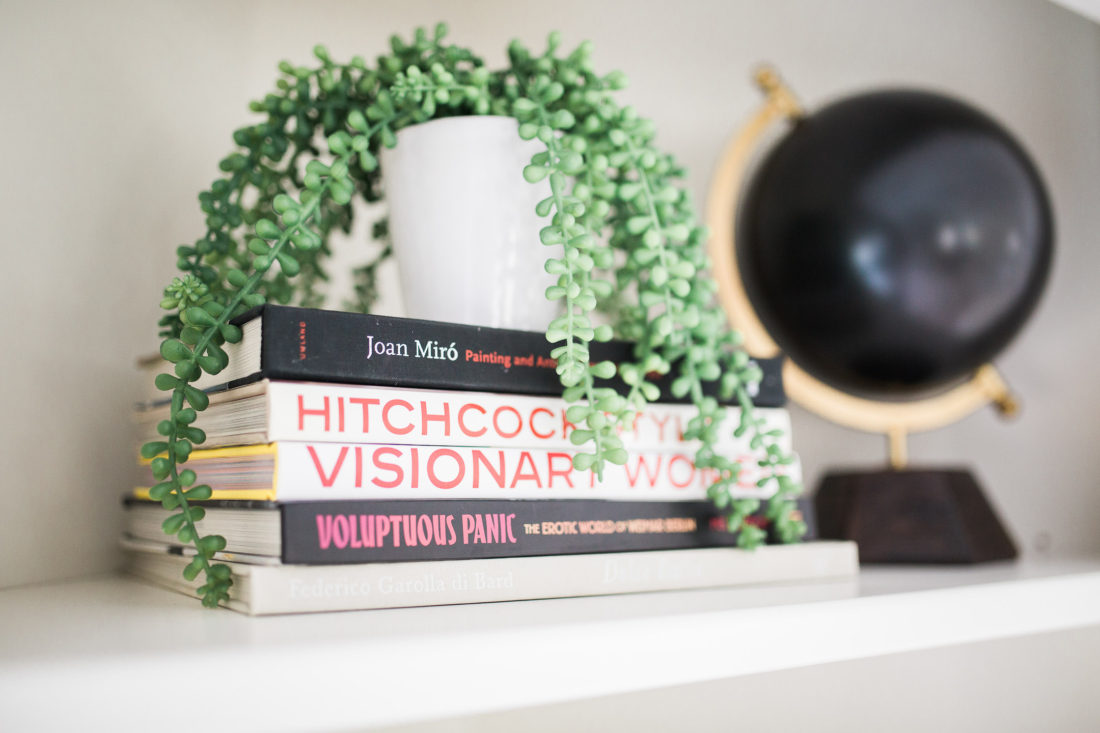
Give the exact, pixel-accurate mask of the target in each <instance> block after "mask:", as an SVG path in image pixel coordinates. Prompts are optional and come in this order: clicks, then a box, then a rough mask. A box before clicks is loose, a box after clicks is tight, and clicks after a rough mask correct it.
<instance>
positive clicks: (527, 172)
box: [523, 163, 550, 183]
mask: <svg viewBox="0 0 1100 733" xmlns="http://www.w3.org/2000/svg"><path fill="white" fill-rule="evenodd" d="M549 173H550V169H549V168H547V167H546V166H544V165H535V164H534V163H532V164H530V165H528V166H525V167H524V169H523V178H524V180H526V181H527V182H528V183H538V182H539V181H541V180H542V179H544V178H546V176H547V174H549Z"/></svg>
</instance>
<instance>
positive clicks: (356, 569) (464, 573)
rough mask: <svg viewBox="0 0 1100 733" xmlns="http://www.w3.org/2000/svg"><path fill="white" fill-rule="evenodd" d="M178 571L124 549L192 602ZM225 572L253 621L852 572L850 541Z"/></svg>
mask: <svg viewBox="0 0 1100 733" xmlns="http://www.w3.org/2000/svg"><path fill="white" fill-rule="evenodd" d="M124 544H125V543H124ZM188 562H189V560H188V558H186V557H183V556H181V555H177V554H173V553H171V552H170V548H168V547H163V548H159V550H158V549H154V548H153V547H151V543H141V544H136V545H131V546H130V549H129V551H128V552H127V568H128V570H129V571H130V572H131V573H133V574H134V575H137V576H138V577H141V578H145V579H146V580H149V581H150V582H153V583H156V584H158V585H161V586H164V587H167V588H170V589H172V590H176V591H179V592H181V593H186V594H188V595H191V596H193V595H194V593H195V588H196V587H197V586H198V584H199V583H201V582H202V581H201V579H196V580H195V581H193V582H188V581H186V580H184V578H183V577H182V571H183V568H184V567H185V566H186V565H187V563H188ZM229 565H230V567H231V568H232V570H233V577H234V583H233V586H232V588H230V590H229V598H230V600H229V603H228V607H229V608H231V609H234V610H236V611H240V612H242V613H247V614H253V615H263V614H279V613H310V612H319V611H350V610H363V609H374V608H399V607H405V606H435V605H445V604H452V603H484V602H490V601H515V600H528V599H537V598H567V597H571V596H591V595H603V594H611V593H638V592H645V591H667V590H683V589H689V588H711V587H718V586H747V585H757V584H765V583H784V582H796V581H825V580H841V579H846V578H851V577H852V576H854V575H855V574H856V573H857V571H858V560H857V557H856V547H855V544H853V543H851V542H807V543H804V544H798V545H768V546H765V547H761V548H758V549H756V550H753V551H751V552H748V551H744V550H736V549H732V548H704V549H694V550H654V551H647V552H625V553H601V554H585V555H551V556H542V557H521V558H493V559H474V560H439V561H429V562H410V563H405V562H399V563H362V564H356V565H313V566H309V565H277V566H265V565H247V564H242V563H229Z"/></svg>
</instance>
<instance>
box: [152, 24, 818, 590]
mask: <svg viewBox="0 0 1100 733" xmlns="http://www.w3.org/2000/svg"><path fill="white" fill-rule="evenodd" d="M445 36H446V28H445V27H444V26H442V25H439V26H437V27H436V28H435V31H434V33H433V34H431V35H429V34H428V33H427V32H426V31H424V30H423V29H419V30H417V31H416V32H415V34H414V36H413V38H412V40H411V41H409V42H405V41H402V40H401V39H398V38H396V37H395V38H393V39H391V51H390V53H388V54H384V55H382V56H379V57H378V58H377V59H376V63H375V64H374V65H373V66H368V65H367V63H366V62H365V61H364V60H363V59H362V58H361V57H355V58H353V59H352V60H351V61H350V62H349V63H347V64H339V63H336V62H335V61H333V60H332V59H331V57H330V56H329V54H328V52H327V51H326V50H325V49H324V48H323V47H321V46H318V47H316V48H315V49H314V55H315V56H316V58H317V59H318V61H319V62H320V66H319V67H317V68H305V67H298V66H294V65H292V64H289V63H287V62H283V63H281V64H280V65H279V70H280V72H281V73H282V77H281V78H280V79H279V80H278V81H277V83H276V90H275V91H274V92H272V93H270V94H268V95H267V96H265V97H264V99H262V100H260V101H257V102H254V103H253V104H252V110H253V111H254V112H257V113H260V114H263V115H265V116H266V118H265V119H264V121H262V122H259V123H257V124H254V125H251V126H248V127H244V128H241V129H239V130H237V131H236V132H235V133H234V135H233V138H234V142H236V143H237V145H238V148H239V149H238V150H237V151H235V152H233V153H231V154H230V155H229V156H227V157H226V158H224V159H223V160H222V161H221V164H220V167H221V169H222V171H223V172H224V173H225V174H226V176H225V177H223V178H220V179H218V180H217V181H215V182H214V184H213V185H212V186H211V187H210V189H209V190H208V191H204V192H203V193H201V194H200V195H199V203H200V206H201V207H202V210H203V212H204V214H205V215H206V231H205V232H204V234H203V235H202V236H201V237H199V238H198V239H197V240H196V241H195V242H194V243H192V244H188V245H181V246H180V247H179V248H178V249H177V255H178V258H179V259H178V266H179V269H180V270H181V273H182V274H181V276H180V277H178V278H176V279H174V280H173V282H172V283H171V284H170V285H169V286H168V287H167V288H166V289H165V295H164V299H163V300H162V302H161V306H162V307H163V308H164V309H165V310H166V311H167V314H166V315H165V316H164V318H162V319H161V322H160V326H161V335H162V336H163V337H164V341H163V343H162V344H161V354H162V355H163V356H164V358H165V359H166V360H167V361H168V362H170V363H172V364H173V372H172V373H165V374H161V375H159V376H158V377H157V379H156V386H157V387H158V389H161V390H164V391H166V392H169V393H170V405H171V407H170V413H169V418H168V419H167V420H164V421H162V422H161V423H160V424H159V425H158V428H157V430H158V432H159V434H160V436H161V439H159V440H155V441H151V442H149V443H146V444H145V445H144V446H143V447H142V455H143V456H144V457H145V458H146V459H149V460H151V466H152V471H153V475H154V477H155V479H156V480H157V482H158V483H156V485H155V486H153V487H152V489H151V491H150V496H151V497H152V498H153V499H155V500H158V501H160V502H162V503H163V505H164V507H165V508H166V509H168V510H170V511H171V512H172V513H171V514H170V515H169V516H168V517H167V519H166V520H165V521H164V530H165V531H166V532H167V533H168V534H170V535H175V536H176V537H177V538H178V539H179V541H180V542H182V543H185V544H190V545H193V546H194V548H195V556H194V558H193V559H192V561H191V562H190V564H189V565H188V566H187V569H186V570H185V572H184V575H185V576H186V577H187V578H188V579H189V580H193V579H195V578H197V577H198V576H199V575H200V574H203V575H204V578H205V582H204V583H203V584H202V586H201V587H200V588H199V594H200V595H201V596H202V599H203V603H204V604H205V605H207V606H215V605H218V604H219V603H221V602H224V601H226V600H227V599H228V592H229V588H230V586H231V584H232V577H231V575H230V572H229V568H228V567H227V566H226V565H224V564H220V563H217V562H215V561H214V556H215V554H216V553H217V552H219V551H220V550H222V549H223V548H224V547H225V540H224V538H222V537H219V536H216V535H208V536H201V535H200V533H199V529H198V524H197V523H198V522H199V521H200V520H201V519H202V518H203V516H204V510H203V508H202V507H201V506H199V505H196V504H194V502H196V501H202V500H205V499H209V498H210V496H211V495H212V492H213V489H212V487H210V486H207V485H195V481H196V477H195V473H194V471H191V470H190V469H187V468H185V467H184V466H185V464H186V462H187V459H188V457H189V456H190V454H191V451H192V450H193V449H194V447H195V446H197V445H200V444H201V443H202V442H203V441H204V440H205V434H204V433H203V431H202V430H201V429H200V428H198V427H197V426H195V424H194V423H195V422H196V419H197V417H198V413H200V412H202V410H203V409H205V408H206V406H207V404H208V398H207V396H206V395H205V394H204V393H203V392H202V391H200V390H198V389H196V388H195V387H194V386H193V383H194V382H195V381H196V380H197V379H198V377H199V376H200V375H201V374H202V373H204V372H205V373H209V374H217V373H219V372H220V371H221V370H222V369H224V368H225V366H226V364H227V362H228V359H227V356H226V352H225V350H224V349H223V348H222V346H223V345H224V344H225V343H234V342H236V341H239V340H240V338H241V331H240V329H239V328H238V327H237V326H236V325H234V324H233V319H234V318H236V317H237V316H240V315H241V314H243V313H244V312H245V311H246V310H247V309H248V308H250V307H253V306H255V305H258V304H261V303H264V302H268V301H277V302H284V303H285V302H290V301H291V300H293V299H295V298H297V300H298V301H299V302H302V303H305V304H316V303H318V302H319V301H320V295H319V290H318V287H319V283H320V282H321V281H323V280H324V279H325V278H326V277H327V275H326V273H325V271H324V268H323V264H324V259H325V256H326V255H327V254H328V253H329V248H328V241H329V236H330V234H331V233H332V232H333V231H336V230H342V231H345V232H346V231H348V230H350V227H351V224H352V219H353V216H354V211H353V209H352V207H351V206H350V204H351V202H352V200H353V199H355V198H361V199H362V200H365V201H368V202H375V201H379V200H380V199H381V188H380V183H381V171H380V170H379V163H378V154H379V151H380V150H381V148H383V147H393V146H394V145H396V142H397V138H396V132H397V131H398V130H400V129H401V128H402V127H405V126H408V125H412V124H417V123H419V122H424V121H426V120H429V119H435V118H439V117H447V116H455V115H483V114H495V115H509V116H512V117H515V118H516V120H517V121H518V124H519V135H520V137H522V138H523V139H526V140H533V139H537V140H539V141H540V142H541V143H542V145H543V146H544V150H542V151H540V152H539V153H537V154H536V155H534V156H533V158H532V159H531V161H530V164H529V165H527V166H526V167H525V168H524V169H523V176H524V178H526V179H527V180H528V181H530V182H532V183H535V182H540V181H543V180H548V182H549V187H550V196H548V197H547V198H546V199H544V200H542V201H540V202H539V203H538V205H537V207H536V211H537V213H538V214H539V215H540V216H541V217H544V218H547V219H548V222H547V224H546V226H545V227H543V229H542V230H541V231H540V233H539V236H540V239H541V241H542V243H543V244H544V245H546V247H547V248H548V251H550V252H552V253H553V254H552V255H550V256H548V258H547V260H546V270H547V272H548V273H550V274H552V275H555V276H556V278H557V280H556V282H555V284H554V285H552V286H550V287H549V288H548V289H547V291H546V297H547V298H548V299H550V300H555V301H561V303H562V306H563V312H562V315H561V316H559V317H557V318H555V319H554V320H553V321H552V322H551V323H549V324H548V326H547V333H546V335H547V339H548V340H549V341H550V342H551V343H553V344H555V346H554V348H553V350H552V352H551V356H552V357H553V358H554V359H556V360H557V373H558V375H559V378H560V380H561V383H562V388H563V396H564V398H565V399H566V400H567V401H568V402H569V403H571V404H570V406H569V408H568V410H567V413H566V414H567V417H568V419H569V420H570V421H571V422H573V423H574V424H576V425H577V426H578V427H577V429H576V430H575V431H574V432H573V433H572V434H571V439H572V441H573V443H574V444H575V445H576V446H577V447H578V452H577V453H576V454H575V458H574V464H575V466H576V467H577V468H578V469H581V470H589V469H590V470H592V471H594V472H596V473H597V474H598V475H602V473H603V471H604V469H605V467H606V464H607V463H609V462H610V463H614V464H622V463H624V462H625V461H626V459H627V454H626V451H625V449H624V448H623V443H622V440H621V439H620V438H619V435H618V432H619V430H620V429H621V428H622V426H625V425H629V424H630V422H631V421H632V419H633V416H634V414H635V413H636V411H638V410H641V409H642V408H643V407H644V406H645V404H646V403H647V402H652V401H654V400H657V399H659V398H660V390H659V389H658V388H657V387H656V386H655V385H654V384H652V383H651V382H649V381H647V375H649V374H651V373H659V374H666V373H669V372H670V371H674V372H675V378H674V379H673V381H672V385H671V391H672V393H673V394H674V395H676V396H678V397H682V396H689V397H690V398H691V401H692V402H693V403H694V404H695V405H696V407H697V408H698V411H699V412H698V415H697V416H696V417H695V418H693V419H692V420H691V421H690V423H689V425H688V427H687V431H686V434H685V437H687V438H691V439H698V440H699V441H700V445H701V447H700V448H699V450H698V453H697V455H696V458H695V462H696V465H697V466H698V467H699V468H700V469H703V470H707V471H710V472H711V473H712V474H713V476H714V483H713V485H712V486H711V487H710V489H709V491H708V494H709V496H710V498H711V499H712V501H713V502H714V503H715V505H716V506H717V507H718V508H719V509H720V510H721V511H722V512H723V514H724V515H725V516H726V518H727V523H728V525H729V528H730V529H731V530H734V531H738V532H739V535H738V542H739V544H740V545H741V546H742V547H746V548H749V547H755V546H757V545H759V544H760V543H761V542H762V541H763V539H764V537H763V535H764V533H763V531H762V530H760V529H759V528H758V527H756V526H754V525H753V524H752V523H751V522H749V520H748V518H749V515H750V514H752V513H753V512H754V511H756V510H757V508H758V507H759V502H757V501H756V500H750V499H740V498H735V496H734V492H733V491H732V489H733V487H734V486H735V485H736V483H737V481H738V478H739V476H740V475H741V469H742V467H741V466H740V465H739V464H738V463H737V462H736V461H733V460H731V459H730V458H728V457H725V456H722V455H721V454H719V453H718V452H717V451H716V450H715V449H714V446H715V444H716V441H717V440H718V438H719V436H720V431H721V430H722V429H723V426H722V419H723V417H724V415H725V410H723V409H722V407H721V406H720V405H719V401H718V400H717V399H715V398H714V397H713V396H709V395H708V394H707V389H706V385H707V384H709V383H717V385H718V388H719V392H720V395H721V396H722V397H723V398H725V399H730V398H736V400H737V401H738V403H739V404H740V405H741V407H742V410H741V420H740V423H739V424H738V425H737V426H736V428H734V432H735V433H736V434H738V435H748V437H749V441H750V445H751V446H752V447H753V448H754V449H756V450H759V451H762V455H763V456H764V457H763V458H762V459H761V460H760V461H759V463H760V467H761V468H762V469H763V478H761V479H760V480H759V481H758V484H759V485H761V486H767V485H769V484H772V483H774V494H773V495H772V498H771V499H769V502H768V507H767V509H766V516H767V517H768V519H769V520H770V521H771V524H772V526H773V527H774V531H775V532H776V534H777V536H778V537H779V538H780V539H781V541H783V542H792V541H796V540H797V539H798V538H799V537H800V536H801V535H802V534H803V533H804V531H805V526H804V524H803V523H802V522H801V521H799V520H798V519H796V518H795V517H794V515H793V514H792V506H793V504H792V501H791V499H792V497H793V496H794V495H795V494H796V493H797V491H798V486H797V485H796V484H795V483H794V482H793V481H792V480H791V479H790V478H789V477H788V476H787V475H786V473H785V472H784V467H785V466H787V465H789V464H790V463H791V462H792V460H793V458H792V457H791V456H789V455H785V454H784V453H783V451H781V450H780V449H779V448H778V447H777V443H776V438H777V437H779V436H778V434H777V433H775V432H769V431H766V430H765V429H764V427H763V421H762V420H761V419H759V418H758V417H757V416H756V415H755V412H754V410H753V407H752V401H751V398H750V395H749V386H750V385H751V384H752V383H753V382H754V381H757V380H759V378H760V372H759V370H758V369H756V368H755V367H754V366H753V365H752V363H751V361H750V360H749V358H748V356H747V355H746V354H745V353H744V351H743V350H741V349H739V348H738V347H739V337H738V336H737V334H736V333H735V332H733V331H731V330H730V329H729V328H728V326H727V325H726V323H725V318H724V316H723V314H722V313H721V311H720V310H719V309H718V307H717V305H716V303H715V298H714V294H715V288H714V285H713V283H712V281H711V280H710V279H709V278H708V276H707V275H706V270H707V261H706V255H705V251H704V243H705V239H706V233H705V231H704V230H703V229H702V228H701V227H700V226H698V225H697V223H696V217H695V214H694V212H693V211H692V208H691V204H690V200H689V197H688V195H687V193H686V191H684V189H683V187H682V185H680V183H679V179H680V178H681V177H682V174H683V171H682V169H681V168H680V167H679V165H678V164H677V163H676V162H675V160H674V159H673V158H672V157H671V156H668V155H666V154H664V153H662V152H660V151H659V150H657V148H656V147H655V146H654V145H653V138H654V129H653V125H652V123H651V122H650V121H649V120H646V119H644V118H641V117H639V116H638V114H637V113H636V112H635V111H634V110H633V109H632V108H631V107H621V106H619V105H618V104H617V103H616V102H615V100H614V98H613V97H614V93H615V92H616V91H617V90H619V89H621V88H622V87H623V86H624V85H625V78H624V77H623V76H622V74H620V73H618V72H613V73H611V74H608V75H605V76H599V75H597V74H596V73H595V71H594V70H593V68H592V65H591V60H590V53H591V49H590V46H589V44H588V43H583V44H581V45H580V46H579V47H578V48H577V49H575V50H574V51H572V52H571V53H569V54H565V55H561V54H559V53H558V47H559V45H560V39H559V36H558V34H556V33H555V34H551V36H550V41H549V44H548V47H547V49H546V51H545V52H544V53H542V54H540V55H537V56H536V55H533V54H531V53H530V52H529V51H528V50H527V49H526V48H524V47H523V46H522V45H520V44H519V43H517V42H513V43H512V44H511V45H510V47H509V49H508V65H507V66H506V67H505V68H504V69H502V70H496V71H494V70H489V69H488V68H487V67H486V66H485V65H484V63H483V62H482V61H481V59H479V58H478V57H477V56H475V55H474V54H472V53H471V52H470V51H469V50H467V49H463V48H460V47H458V46H454V45H449V44H445V43H444V39H445ZM322 140H323V141H324V145H323V146H322V144H321V141H322ZM299 192H300V193H299ZM374 235H375V237H376V238H378V239H382V240H383V241H384V242H385V246H384V247H383V248H382V251H381V253H380V254H379V256H378V257H376V258H375V259H374V260H372V261H371V262H369V263H368V264H367V265H365V266H363V267H361V268H360V269H359V270H357V271H356V273H355V283H354V287H355V301H354V305H355V306H356V307H358V308H362V309H364V310H365V309H367V308H369V307H370V305H371V303H372V302H373V301H374V299H375V297H376V296H377V281H376V274H377V268H378V265H379V263H380V262H381V261H382V260H383V259H385V257H386V256H388V255H389V253H390V251H391V250H392V247H391V246H390V244H389V242H388V235H387V232H386V226H385V221H384V220H382V221H380V222H377V223H376V224H375V227H374ZM601 309H603V310H604V311H605V312H611V313H613V315H614V322H613V323H606V324H596V323H595V322H594V321H593V319H592V314H593V313H594V312H596V311H599V310H601ZM614 335H619V336H622V337H625V338H629V339H631V340H633V341H634V342H635V343H636V344H637V346H636V352H635V359H634V361H633V362H632V363H628V364H621V365H618V366H616V365H615V364H613V363H611V362H597V363H592V362H591V359H590V344H591V343H592V342H593V341H606V340H609V339H611V338H612V337H613V336H614ZM616 372H617V373H618V374H619V376H620V377H621V378H622V380H623V381H624V382H625V383H626V384H627V385H628V387H629V391H628V393H627V394H625V395H623V394H619V393H618V392H616V391H615V390H612V389H608V388H600V387H597V386H596V380H597V379H606V378H610V377H612V376H614V375H615V374H616ZM726 429H728V428H726Z"/></svg>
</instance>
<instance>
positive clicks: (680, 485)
mask: <svg viewBox="0 0 1100 733" xmlns="http://www.w3.org/2000/svg"><path fill="white" fill-rule="evenodd" d="M677 461H679V462H681V463H686V464H687V467H688V473H687V480H685V481H677V480H676V476H674V475H673V472H672V467H673V465H675V464H676V462H677ZM694 478H695V463H694V462H692V460H691V459H690V458H688V457H687V456H685V455H683V454H680V453H677V454H676V455H674V456H673V457H672V458H669V459H668V480H669V481H670V482H671V483H672V485H673V486H675V487H676V488H678V489H684V488H687V487H688V486H689V485H691V482H692V480H693V479H694Z"/></svg>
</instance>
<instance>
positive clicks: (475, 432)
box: [458, 402, 488, 438]
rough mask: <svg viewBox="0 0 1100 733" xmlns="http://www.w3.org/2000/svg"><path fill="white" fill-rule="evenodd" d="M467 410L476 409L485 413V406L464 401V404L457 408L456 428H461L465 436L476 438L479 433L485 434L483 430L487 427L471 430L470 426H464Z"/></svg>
mask: <svg viewBox="0 0 1100 733" xmlns="http://www.w3.org/2000/svg"><path fill="white" fill-rule="evenodd" d="M467 410H476V411H477V412H480V413H481V414H482V415H484V414H485V408H484V407H482V406H481V405H475V404H474V403H472V402H468V403H466V404H465V405H463V406H462V407H460V408H459V410H458V429H459V430H461V431H462V434H463V435H465V436H466V437H467V438H477V437H479V436H481V435H485V431H486V430H487V429H488V428H484V427H483V428H481V429H480V430H471V429H470V428H468V427H466V411H467Z"/></svg>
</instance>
